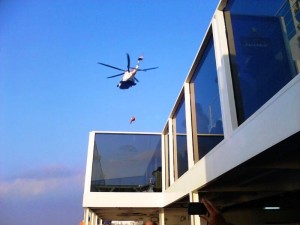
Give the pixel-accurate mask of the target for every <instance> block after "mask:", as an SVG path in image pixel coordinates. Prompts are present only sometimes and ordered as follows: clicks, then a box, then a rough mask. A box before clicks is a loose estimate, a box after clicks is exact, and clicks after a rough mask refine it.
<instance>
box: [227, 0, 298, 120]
mask: <svg viewBox="0 0 300 225" xmlns="http://www.w3.org/2000/svg"><path fill="white" fill-rule="evenodd" d="M298 5H299V1H295V0H293V1H292V0H274V1H272V4H270V1H269V0H253V1H249V2H247V1H243V0H235V1H233V0H229V1H228V4H227V6H226V8H225V10H224V12H225V22H226V27H227V34H228V42H229V52H230V63H231V71H232V77H233V84H234V91H235V100H236V104H237V107H236V108H237V114H238V121H239V124H241V123H243V122H244V121H245V120H246V119H247V118H249V117H250V116H251V115H252V114H253V113H254V112H256V111H257V110H258V109H259V108H260V107H261V106H262V105H263V104H265V103H266V102H267V101H268V100H269V99H270V98H271V97H272V96H274V95H275V94H276V93H277V92H278V91H279V90H280V89H281V88H282V87H283V86H284V85H286V84H287V83H288V82H289V81H290V80H291V79H292V78H293V77H295V76H296V75H297V74H298V73H299V69H300V25H299V24H300V20H299V18H298V16H299V7H298Z"/></svg>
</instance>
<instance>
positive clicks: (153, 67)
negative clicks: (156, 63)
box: [138, 67, 158, 72]
mask: <svg viewBox="0 0 300 225" xmlns="http://www.w3.org/2000/svg"><path fill="white" fill-rule="evenodd" d="M157 68H158V67H152V68H147V69H138V71H144V72H146V71H148V70H154V69H157Z"/></svg>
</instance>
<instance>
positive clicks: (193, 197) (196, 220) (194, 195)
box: [189, 191, 206, 225]
mask: <svg viewBox="0 0 300 225" xmlns="http://www.w3.org/2000/svg"><path fill="white" fill-rule="evenodd" d="M189 196H190V202H199V195H198V192H197V191H195V192H191V193H189ZM201 220H202V219H201V218H200V216H199V215H191V225H201V224H202V225H206V224H205V223H203V222H204V220H203V221H201Z"/></svg>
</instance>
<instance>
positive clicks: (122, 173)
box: [91, 133, 162, 192]
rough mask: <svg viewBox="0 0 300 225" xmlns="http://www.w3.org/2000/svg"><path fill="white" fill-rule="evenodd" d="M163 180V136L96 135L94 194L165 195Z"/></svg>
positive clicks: (92, 186)
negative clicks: (143, 193)
mask: <svg viewBox="0 0 300 225" xmlns="http://www.w3.org/2000/svg"><path fill="white" fill-rule="evenodd" d="M161 179H162V178H161V136H160V135H154V134H110V133H101V134H96V136H95V146H94V155H93V166H92V184H91V191H93V192H153V191H161V183H162V182H161Z"/></svg>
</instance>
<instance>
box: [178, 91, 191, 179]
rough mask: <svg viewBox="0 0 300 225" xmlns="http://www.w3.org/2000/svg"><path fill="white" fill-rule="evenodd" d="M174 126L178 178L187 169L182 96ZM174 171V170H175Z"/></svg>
mask: <svg viewBox="0 0 300 225" xmlns="http://www.w3.org/2000/svg"><path fill="white" fill-rule="evenodd" d="M175 121H176V122H175V128H176V132H175V134H176V147H175V149H176V150H177V152H176V154H175V156H177V157H176V160H177V174H178V178H179V177H180V176H181V175H182V174H184V173H185V172H186V171H187V170H188V159H187V138H186V121H185V102H184V96H183V97H182V99H181V100H180V103H179V106H178V109H177V111H176V114H175ZM175 172H176V171H175Z"/></svg>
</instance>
